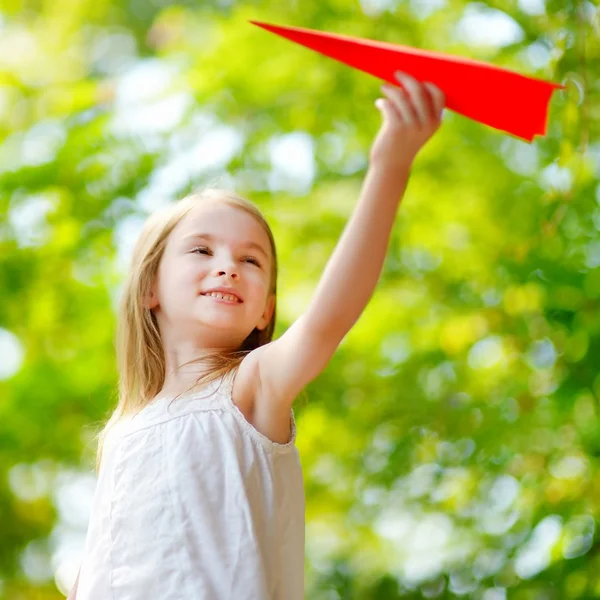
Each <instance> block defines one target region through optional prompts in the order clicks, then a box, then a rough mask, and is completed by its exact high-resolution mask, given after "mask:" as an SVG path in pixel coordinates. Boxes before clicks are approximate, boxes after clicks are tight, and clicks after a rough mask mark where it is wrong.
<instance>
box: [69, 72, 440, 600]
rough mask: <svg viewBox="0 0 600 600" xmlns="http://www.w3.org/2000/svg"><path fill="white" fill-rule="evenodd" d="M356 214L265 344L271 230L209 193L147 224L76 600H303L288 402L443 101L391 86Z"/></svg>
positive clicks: (361, 278)
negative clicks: (298, 304)
mask: <svg viewBox="0 0 600 600" xmlns="http://www.w3.org/2000/svg"><path fill="white" fill-rule="evenodd" d="M397 78H398V81H399V82H400V83H401V84H402V88H403V89H401V88H400V87H398V86H390V85H384V86H382V90H383V92H384V94H385V96H386V99H381V98H380V99H378V100H377V101H376V103H375V104H376V106H377V107H378V108H379V110H380V111H381V113H382V118H383V121H382V126H381V129H380V131H379V132H378V134H377V136H376V138H375V141H374V143H373V146H372V148H371V150H370V166H369V169H368V172H367V176H366V179H365V182H364V185H363V189H362V191H361V195H360V199H359V202H358V205H357V207H356V209H355V210H354V213H353V215H352V217H351V219H350V221H349V223H348V225H347V227H346V229H345V231H344V233H343V235H342V236H341V239H340V241H339V243H338V245H337V247H336V249H335V251H334V253H333V255H332V257H331V259H330V260H329V263H328V264H327V267H326V268H325V271H324V273H323V275H322V278H321V281H320V283H319V285H318V287H317V290H316V293H315V295H314V298H313V300H312V302H311V304H310V305H309V307H308V309H307V311H306V313H305V314H304V315H302V316H301V317H300V318H299V319H298V320H297V321H296V322H295V323H294V324H293V325H292V326H291V327H290V328H289V329H288V330H287V331H286V332H285V333H284V334H283V335H282V336H281V337H280V338H279V339H277V340H275V341H272V335H273V329H274V324H275V307H276V291H277V288H276V281H277V256H276V252H275V243H274V241H273V235H272V233H271V230H270V229H269V226H268V225H267V223H266V222H265V220H264V218H263V217H262V216H261V214H260V213H259V211H258V210H257V209H256V208H255V207H254V205H252V204H251V203H249V202H248V201H246V200H244V199H243V198H240V197H239V196H237V195H236V194H233V193H231V192H227V191H223V190H208V191H205V192H203V193H201V194H193V195H191V196H188V197H186V198H184V199H183V200H180V201H179V202H176V203H174V204H172V205H170V206H168V207H167V208H166V209H163V210H162V211H159V212H156V213H154V214H153V215H151V216H150V217H149V218H148V220H147V222H146V223H145V225H144V228H143V231H142V233H141V235H140V238H139V240H138V242H137V245H136V247H135V249H134V253H133V258H132V265H131V269H130V273H129V275H128V278H127V280H126V282H125V287H124V292H123V296H122V303H121V307H120V315H119V325H118V340H117V360H118V364H119V372H120V390H119V401H118V405H117V408H116V410H115V412H114V413H113V415H112V416H111V418H110V419H109V421H108V423H107V424H106V427H105V429H104V431H103V433H102V435H101V436H100V443H99V448H98V462H97V468H98V483H97V488H96V493H95V496H94V502H93V507H92V513H91V518H90V523H89V528H88V532H87V537H86V542H85V549H84V555H83V560H82V565H81V569H80V573H79V575H78V577H77V580H76V582H75V585H74V586H73V589H72V591H71V593H70V595H69V598H70V599H73V598H77V600H109V599H110V600H149V599H155V600H232V599H235V600H300V599H302V598H304V489H303V479H302V472H301V468H300V461H299V457H298V452H297V449H296V446H295V438H296V425H295V421H294V412H293V409H292V404H293V402H294V399H295V398H296V397H297V396H298V394H299V393H300V391H301V390H302V389H303V388H304V387H305V386H306V385H307V384H308V383H309V382H310V381H312V380H313V379H314V378H315V377H316V376H317V375H318V374H319V373H320V372H321V371H322V370H323V369H324V367H325V366H326V364H327V362H328V361H329V359H330V358H331V356H332V355H333V353H334V352H335V350H336V348H337V346H338V345H339V344H340V342H341V341H342V339H343V338H344V336H345V335H346V334H347V333H348V331H349V330H350V328H351V327H352V326H353V325H354V323H355V322H356V320H357V319H358V317H359V316H360V314H361V312H362V311H363V309H364V308H365V306H366V304H367V302H368V300H369V298H370V296H371V294H372V293H373V290H374V288H375V285H376V284H377V281H378V279H379V275H380V273H381V269H382V266H383V261H384V257H385V254H386V250H387V247H388V242H389V236H390V231H391V228H392V225H393V222H394V218H395V215H396V210H397V207H398V205H399V202H400V200H401V198H402V195H403V193H404V189H405V186H406V183H407V180H408V176H409V171H410V167H411V164H412V162H413V159H414V158H415V156H416V154H417V152H418V151H419V149H420V148H421V147H422V146H423V144H424V143H425V142H426V141H427V140H428V139H429V138H430V137H431V136H432V135H433V133H434V132H435V131H436V130H437V129H438V127H439V125H440V119H441V113H442V109H443V106H444V97H443V94H442V92H441V91H440V90H439V89H438V88H437V87H435V86H433V85H432V84H429V83H424V84H421V83H419V82H417V81H416V80H414V79H412V78H411V77H409V76H407V75H404V74H401V73H398V74H397Z"/></svg>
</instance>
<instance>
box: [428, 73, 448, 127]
mask: <svg viewBox="0 0 600 600" xmlns="http://www.w3.org/2000/svg"><path fill="white" fill-rule="evenodd" d="M424 85H425V87H426V88H427V90H428V91H429V95H430V97H431V101H432V104H433V112H434V116H435V119H436V120H439V119H440V118H441V116H442V111H443V110H444V107H445V106H446V95H445V94H444V92H442V90H441V89H440V88H439V87H437V85H434V84H433V83H430V82H429V81H427V82H425V84H424Z"/></svg>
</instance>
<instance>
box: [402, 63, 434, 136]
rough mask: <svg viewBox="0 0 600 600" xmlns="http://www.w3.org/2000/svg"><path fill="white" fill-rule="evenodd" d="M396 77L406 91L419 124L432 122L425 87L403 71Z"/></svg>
mask: <svg viewBox="0 0 600 600" xmlns="http://www.w3.org/2000/svg"><path fill="white" fill-rule="evenodd" d="M395 76H396V79H397V80H398V81H399V82H400V83H401V84H402V87H403V88H404V89H405V90H406V92H407V94H408V97H409V100H410V102H411V104H412V105H413V109H414V111H415V113H416V114H417V116H418V118H419V122H420V123H421V124H422V125H425V124H427V123H428V122H429V120H430V116H429V114H430V108H429V105H428V100H427V97H426V95H425V90H424V88H423V86H422V85H421V84H420V83H419V82H418V81H417V80H416V79H415V78H414V77H411V76H410V75H407V74H406V73H402V72H401V71H396V73H395Z"/></svg>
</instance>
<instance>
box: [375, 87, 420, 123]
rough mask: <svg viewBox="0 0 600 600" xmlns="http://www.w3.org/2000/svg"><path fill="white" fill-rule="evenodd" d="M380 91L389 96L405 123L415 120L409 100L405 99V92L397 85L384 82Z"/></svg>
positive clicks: (414, 121)
mask: <svg viewBox="0 0 600 600" xmlns="http://www.w3.org/2000/svg"><path fill="white" fill-rule="evenodd" d="M381 91H382V92H383V93H384V94H385V95H386V96H387V97H388V98H389V100H390V102H391V103H392V104H393V106H394V108H395V109H396V110H397V111H398V114H399V115H400V117H401V118H402V121H404V122H405V123H406V124H407V125H414V124H415V123H416V121H417V116H416V115H415V113H414V111H413V109H412V107H411V105H410V102H409V101H408V100H407V99H406V93H405V92H404V91H403V90H401V89H400V88H398V87H394V86H391V85H387V84H384V85H382V86H381Z"/></svg>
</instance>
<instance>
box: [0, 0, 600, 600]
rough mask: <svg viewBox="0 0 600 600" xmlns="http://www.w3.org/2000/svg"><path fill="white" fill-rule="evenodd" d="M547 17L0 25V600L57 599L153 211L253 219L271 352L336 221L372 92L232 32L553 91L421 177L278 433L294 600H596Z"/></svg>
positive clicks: (576, 289)
mask: <svg viewBox="0 0 600 600" xmlns="http://www.w3.org/2000/svg"><path fill="white" fill-rule="evenodd" d="M543 7H544V2H543V0H539V1H535V2H534V1H533V0H522V1H519V2H518V3H517V2H514V1H509V0H485V1H484V2H479V3H471V2H467V1H466V0H447V1H445V2H444V1H440V2H434V1H433V0H432V1H430V2H426V1H425V0H410V1H408V0H406V1H400V0H388V1H384V0H363V1H362V2H361V3H358V2H350V1H349V0H319V1H316V0H306V1H303V2H302V3H299V2H297V3H276V2H271V3H266V2H250V1H246V2H244V1H242V0H240V1H238V2H233V3H231V2H217V1H214V2H204V3H197V2H179V3H170V2H158V1H153V2H142V1H140V0H129V1H128V2H116V1H114V0H94V1H93V2H92V0H67V1H64V2H54V3H52V2H26V3H25V2H23V3H21V2H17V1H15V0H10V1H9V0H7V1H4V2H0V30H1V32H2V36H1V37H0V214H1V215H2V219H1V220H0V291H1V293H2V307H1V309H0V333H2V336H0V354H1V356H2V362H3V363H4V366H3V367H2V371H0V377H3V379H0V474H1V477H0V532H1V534H0V598H1V597H6V598H8V599H10V600H13V599H14V600H16V599H25V598H28V599H29V598H31V599H34V598H35V599H46V598H48V599H54V598H60V597H61V593H60V592H61V591H62V592H64V593H65V594H66V592H67V591H68V590H67V589H66V586H67V580H69V583H70V577H71V575H70V573H69V574H66V572H65V571H61V569H62V568H63V567H61V564H62V563H61V562H60V560H59V558H60V557H59V556H58V554H57V544H58V543H59V538H60V537H61V535H62V534H64V532H65V531H68V530H69V528H70V529H71V530H73V529H74V530H75V531H79V534H80V536H83V535H85V518H84V517H81V516H79V517H78V516H77V515H76V514H75V512H74V508H73V507H67V508H65V505H64V503H63V504H61V502H60V500H59V493H58V490H59V489H60V488H61V486H63V485H64V482H65V473H72V472H75V473H78V474H79V475H80V476H83V477H87V478H88V480H89V477H90V474H91V473H92V470H93V458H94V452H95V446H94V444H93V433H94V432H95V431H96V430H97V428H98V427H99V426H100V424H101V423H102V421H103V419H104V418H105V417H106V416H107V415H108V414H109V412H110V411H111V409H112V407H113V406H114V400H115V397H114V393H115V391H114V390H115V385H116V377H117V375H116V372H115V367H114V355H113V350H114V348H113V336H114V328H115V318H114V306H115V301H116V298H117V297H118V291H119V283H120V281H121V277H122V275H123V270H124V267H125V265H126V260H127V257H128V253H129V251H130V246H128V245H127V244H129V243H130V242H131V238H132V236H134V235H135V232H136V231H137V228H139V224H140V222H141V221H142V220H143V218H144V217H145V215H146V214H147V212H148V211H149V210H151V209H152V208H153V207H155V206H158V205H160V204H161V203H164V202H167V201H169V200H172V199H175V198H178V197H181V196H182V195H183V194H184V193H186V192H187V191H188V190H190V189H192V188H194V187H197V186H202V185H210V184H213V183H218V184H220V185H222V186H223V187H232V188H234V189H235V190H236V191H238V192H239V193H242V194H244V195H246V196H247V197H248V198H250V199H252V200H253V201H255V202H256V203H257V204H258V205H259V206H260V207H261V209H262V210H263V211H264V212H265V214H266V215H267V217H268V218H269V220H270V222H271V224H272V226H273V229H274V232H275V237H276V241H277V244H278V250H279V253H280V260H281V265H282V266H281V278H280V281H279V289H280V294H279V296H280V297H279V323H278V329H277V331H278V332H279V333H281V332H282V331H283V330H284V329H285V328H286V327H288V326H289V325H290V324H291V322H292V321H293V320H294V319H295V318H296V317H297V316H299V314H301V312H302V310H303V309H304V308H305V307H306V305H307V302H308V300H309V298H310V294H311V293H312V290H313V289H314V287H315V285H316V283H317V281H318V278H319V276H320V273H321V272H322V270H323V268H324V266H325V264H326V261H327V258H328V257H329V255H330V253H331V251H332V249H333V247H334V245H335V243H336V241H337V239H338V237H339V235H340V233H341V231H342V229H343V227H344V223H345V221H346V219H347V218H348V217H349V215H350V214H351V211H352V209H353V206H354V204H355V202H356V199H357V197H358V194H359V191H360V185H361V181H362V178H363V176H364V173H365V169H366V166H367V156H368V150H369V147H370V144H371V141H372V139H373V137H374V135H375V133H376V131H377V128H378V126H379V121H380V115H379V113H378V111H377V110H376V109H375V107H374V106H373V102H374V100H375V99H376V98H377V97H378V96H380V93H379V84H380V82H379V81H377V80H375V79H373V78H370V77H369V76H367V75H365V74H363V73H360V72H357V71H354V70H352V69H350V68H348V67H346V66H344V65H342V64H339V63H337V62H335V61H332V60H330V59H327V58H325V57H323V56H320V55H318V54H317V53H314V52H311V51H310V50H307V49H305V48H302V47H300V46H297V45H294V44H292V43H290V42H288V41H286V40H283V39H280V38H278V37H276V36H273V35H272V34H269V33H267V32H265V31H263V30H261V29H259V28H256V27H254V26H252V25H250V24H249V23H248V19H256V20H263V21H268V22H273V23H278V24H287V25H298V26H303V27H310V28H314V29H321V30H326V31H332V32H337V33H343V34H348V35H357V36H362V37H367V38H372V39H379V40H384V41H390V42H396V43H400V44H406V45H414V46H418V47H422V48H428V49H433V50H440V51H445V52H452V53H457V54H461V55H463V56H469V57H473V58H478V59H482V60H487V61H490V62H494V63H495V64H498V65H501V66H505V67H508V68H513V69H516V70H519V71H521V72H523V73H526V74H530V75H533V76H537V77H541V78H546V79H552V80H554V81H558V82H564V83H566V84H567V90H566V91H565V92H559V93H556V94H555V95H554V97H553V100H552V105H551V114H550V119H549V133H548V136H547V137H545V138H540V139H537V140H536V141H535V142H534V143H533V144H531V145H529V144H526V143H524V142H521V141H519V140H517V139H513V138H511V137H510V136H507V135H504V134H502V133H499V132H496V131H494V130H492V129H489V128H486V127H484V126H482V125H480V124H477V123H473V122H470V121H468V120H467V119H465V118H463V117H460V116H458V115H455V114H447V115H446V118H445V123H444V125H443V127H442V129H441V131H440V132H439V133H438V134H437V136H436V137H435V138H434V139H433V140H432V141H431V143H430V144H429V145H428V146H427V147H426V148H425V149H424V150H423V152H422V153H421V155H420V156H419V157H418V159H417V162H416V163H415V166H414V170H413V174H412V177H411V182H410V184H409V188H408V191H407V194H406V197H405V199H404V201H403V205H402V208H401V210H400V214H399V217H398V221H397V224H396V227H395V230H394V234H393V239H392V242H391V245H390V252H389V255H388V258H387V260H386V264H385V268H384V273H383V275H382V278H381V282H380V285H379V287H378V290H377V292H376V293H375V295H374V297H373V299H372V301H371V302H370V304H369V306H368V307H367V309H366V310H365V312H364V314H363V316H362V317H361V319H360V320H359V322H358V323H357V325H356V326H355V328H354V329H353V330H352V331H351V332H350V334H349V335H348V336H347V338H346V339H345V340H344V342H343V344H342V345H341V347H340V349H339V351H338V353H337V354H336V356H335V357H334V359H333V360H332V362H331V363H330V365H329V366H328V368H327V369H326V371H325V372H324V373H323V374H322V375H321V376H320V377H319V378H318V379H317V380H316V381H315V382H313V384H311V385H310V386H309V388H308V398H309V400H308V402H307V403H305V404H302V405H300V406H298V407H297V418H298V427H299V439H298V446H299V448H300V452H301V456H302V462H303V467H304V471H305V481H306V492H307V598H311V599H313V598H314V599H317V600H321V599H323V600H325V599H328V600H330V599H331V600H332V599H334V598H339V599H344V600H346V599H358V598H361V599H362V598H369V599H372V598H377V599H386V600H387V599H393V598H454V597H459V596H462V597H465V596H467V597H473V598H481V599H482V600H496V599H500V598H505V597H510V598H515V599H533V598H536V599H539V598H544V599H555V598H556V599H559V598H560V599H563V598H574V599H575V598H598V597H600V545H599V543H598V539H599V538H598V533H597V527H598V523H599V521H598V518H599V513H600V500H599V499H600V472H599V469H598V461H599V458H600V422H599V405H598V400H599V398H600V376H599V375H598V357H599V356H600V310H599V308H600V235H599V233H598V232H599V230H600V186H599V184H598V179H599V176H600V144H599V142H598V134H599V131H600V114H599V111H600V109H599V107H600V102H599V99H600V84H599V83H598V82H600V44H599V43H598V38H599V31H600V14H599V11H598V7H597V6H596V5H595V4H594V3H592V2H589V1H583V0H568V1H565V0H547V1H546V2H545V9H544V8H543ZM481 15H486V16H487V17H488V19H489V18H491V17H495V18H496V19H497V20H496V21H495V23H496V25H495V33H498V32H499V31H502V30H503V28H504V26H505V24H506V22H510V23H512V25H511V27H512V29H511V30H510V31H515V32H517V34H518V35H515V36H514V37H513V39H510V40H505V41H501V42H498V43H494V39H493V38H494V37H495V34H494V35H491V36H488V39H485V38H483V37H482V31H481V30H482V29H483V28H484V25H482V22H481V21H477V19H478V18H481ZM501 17H504V19H505V20H504V21H500V20H498V19H500V18H501ZM469 23H471V26H469ZM473 23H475V29H474V27H473ZM488 23H489V21H488ZM502 23H504V25H503V24H502ZM492 33H494V32H492ZM224 139H225V140H229V145H228V146H227V147H223V140H224ZM282 142H283V143H282ZM277 143H282V145H279V146H276V148H277V149H276V150H274V149H273V148H274V144H277ZM286 144H287V145H286ZM298 147H299V148H301V149H302V148H304V149H306V148H308V149H309V150H310V152H309V153H308V157H309V160H308V163H307V166H306V168H305V169H304V170H303V171H297V172H296V171H294V170H290V169H289V167H288V170H287V171H286V168H285V165H284V166H281V165H280V164H279V162H278V160H277V158H278V156H276V155H279V156H281V155H286V154H287V155H288V156H287V158H288V163H289V161H290V160H291V161H294V160H295V159H294V158H293V157H292V158H290V157H291V153H292V149H294V148H298ZM223 148H224V149H223ZM311 164H312V166H311ZM311 169H313V173H312V175H311V174H310V170H311ZM307 173H308V175H307ZM20 353H21V355H20ZM80 500H81V502H83V501H88V502H89V499H87V498H85V497H82V498H80ZM78 519H79V520H78ZM79 539H80V540H82V539H83V538H79ZM81 543H82V541H81ZM71 558H72V557H71ZM76 566H77V564H75V565H73V568H75V567H76ZM57 569H58V571H57Z"/></svg>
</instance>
